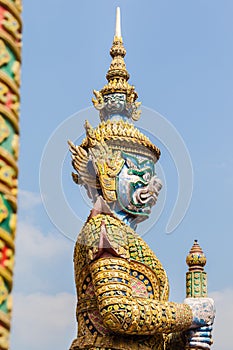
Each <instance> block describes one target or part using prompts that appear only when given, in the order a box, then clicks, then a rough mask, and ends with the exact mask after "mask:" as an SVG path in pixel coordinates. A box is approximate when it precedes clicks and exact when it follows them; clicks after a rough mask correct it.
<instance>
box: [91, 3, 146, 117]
mask: <svg viewBox="0 0 233 350" xmlns="http://www.w3.org/2000/svg"><path fill="white" fill-rule="evenodd" d="M110 55H111V57H112V62H111V65H110V67H109V70H108V72H107V74H106V78H107V80H108V84H106V85H105V86H104V87H103V89H102V90H100V91H96V90H94V95H95V97H96V99H92V102H93V104H94V106H95V108H96V109H98V110H100V111H102V112H101V113H100V117H101V120H104V119H106V118H105V117H106V113H105V112H104V107H105V100H104V96H106V95H110V94H124V95H125V102H126V103H127V111H126V112H127V113H126V116H127V117H128V118H132V119H133V120H138V119H139V117H140V111H138V110H137V108H138V107H139V106H140V104H141V103H139V102H135V101H136V99H137V98H138V94H137V92H136V91H135V87H134V86H133V85H130V84H129V83H128V80H129V78H130V75H129V73H128V71H127V69H126V65H125V61H124V57H125V55H126V49H125V47H124V44H123V39H122V36H121V14H120V8H119V7H117V10H116V29H115V35H114V39H113V44H112V47H111V49H110Z"/></svg>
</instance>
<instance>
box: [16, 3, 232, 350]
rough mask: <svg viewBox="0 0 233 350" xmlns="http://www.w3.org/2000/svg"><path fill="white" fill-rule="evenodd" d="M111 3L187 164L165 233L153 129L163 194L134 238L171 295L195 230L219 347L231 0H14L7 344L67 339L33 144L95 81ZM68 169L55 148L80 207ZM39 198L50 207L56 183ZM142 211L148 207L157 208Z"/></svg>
mask: <svg viewBox="0 0 233 350" xmlns="http://www.w3.org/2000/svg"><path fill="white" fill-rule="evenodd" d="M116 6H120V7H121V11H122V32H123V39H124V43H125V47H126V49H127V56H126V64H127V68H128V71H129V73H130V74H131V79H130V82H131V83H133V84H134V85H135V86H136V90H137V91H138V93H139V100H140V101H142V103H143V105H144V106H146V107H149V108H151V109H153V110H154V111H157V112H159V113H160V114H161V115H163V117H165V118H166V119H167V120H168V121H170V122H171V123H172V124H173V125H174V127H175V128H176V129H177V131H178V132H179V133H180V135H181V136H182V138H183V140H184V142H185V144H186V147H187V148H188V150H189V153H190V157H191V160H192V166H193V175H194V188H193V195H192V199H191V204H190V207H189V210H188V212H187V213H186V215H185V217H184V220H183V221H182V223H181V224H180V225H179V227H178V228H177V229H176V230H175V231H174V232H173V233H172V234H170V235H167V234H166V233H165V227H166V225H167V222H168V219H169V216H170V214H171V211H172V209H173V207H174V203H175V200H176V195H177V191H178V188H177V186H178V177H177V169H176V167H175V163H174V159H173V158H172V156H171V150H169V149H166V145H165V144H164V143H163V142H162V141H158V142H157V144H158V146H159V147H160V148H161V150H162V156H161V160H160V164H161V168H162V171H163V172H164V174H165V175H164V176H165V183H166V186H165V187H166V202H165V206H164V210H163V212H162V214H161V216H160V218H159V220H158V222H157V224H156V225H155V226H153V228H152V229H151V230H150V231H149V232H148V233H147V235H146V236H145V240H146V241H147V242H148V243H149V244H150V245H151V247H152V249H153V250H154V251H155V253H156V254H157V255H158V256H159V258H160V260H161V261H162V263H163V265H164V266H165V268H166V270H167V273H168V276H169V279H170V282H171V300H173V301H181V300H182V299H183V298H184V297H185V286H184V285H185V272H186V265H185V257H186V254H187V253H188V251H189V249H190V248H191V246H192V243H193V240H194V239H196V238H198V239H199V242H200V244H201V246H202V248H203V250H204V251H205V253H206V255H207V267H206V270H207V272H208V279H209V293H210V295H212V296H214V297H215V299H216V303H217V311H218V312H217V319H216V326H215V345H214V346H213V350H215V349H217V348H218V347H221V349H222V350H230V349H231V339H230V334H231V333H230V330H231V328H232V326H231V325H232V321H233V320H232V314H233V309H232V305H233V281H232V261H231V254H232V246H233V237H232V232H233V224H232V209H233V202H232V198H233V158H232V144H233V142H232V128H233V122H232V111H233V99H232V90H233V83H232V82H233V68H232V61H233V45H232V44H233V43H232V41H233V39H232V38H233V25H232V15H233V3H232V1H230V0H222V1H221V2H220V1H216V0H212V1H210V0H195V1H194V0H190V1H188V2H187V1H184V0H177V1H171V0H170V1H166V0H163V1H157V0H156V1H155V0H145V1H138V0H134V1H131V0H124V1H123V0H118V1H114V0H112V1H109V0H106V1H105V0H100V1H90V0H86V1H85V2H84V1H77V0H70V1H66V2H64V1H58V0H57V1H55V0H46V1H45V0H40V1H38V0H34V1H33V2H32V1H29V0H24V12H23V20H24V33H23V67H22V89H21V94H22V107H21V155H20V179H19V180H20V181H19V187H20V196H19V197H20V202H19V204H20V206H19V225H18V236H17V242H16V243H17V255H16V268H15V286H14V299H15V303H14V313H13V334H12V339H11V343H12V346H11V349H12V350H16V349H17V350H21V349H24V350H29V349H30V350H37V349H38V350H39V349H41V348H43V349H44V350H47V349H51V347H54V348H55V347H56V349H57V350H62V349H64V348H68V347H69V344H70V343H71V341H72V339H73V337H74V335H75V320H74V318H75V316H74V302H75V297H74V295H75V287H74V282H73V266H72V254H73V253H72V251H73V244H74V243H73V241H72V240H70V239H67V238H65V237H64V236H63V235H62V234H61V233H60V232H59V230H58V229H57V228H56V226H55V225H54V224H53V223H52V222H51V221H50V219H49V217H48V215H47V214H46V211H45V209H44V207H43V205H42V202H41V199H40V188H39V173H40V164H41V158H42V153H43V149H44V148H45V146H46V144H47V142H48V140H49V139H51V135H52V134H53V133H54V131H55V130H56V129H57V127H59V125H60V124H61V123H64V122H66V121H67V119H68V118H69V117H70V116H71V115H73V114H75V113H77V112H78V111H80V110H83V109H85V108H87V107H90V106H91V98H92V90H93V89H100V88H102V86H103V85H104V84H105V74H106V72H107V70H108V67H109V64H110V56H109V49H110V47H111V44H112V39H113V33H114V25H115V9H116ZM89 114H90V118H95V115H96V123H97V122H98V115H97V113H96V114H94V112H93V111H87V112H85V113H78V114H77V136H76V137H77V138H78V137H79V136H80V135H81V134H82V131H81V130H80V125H82V124H83V123H84V119H85V118H86V117H88V116H89ZM78 118H81V119H82V118H83V120H80V119H78ZM72 120H75V119H72ZM141 122H142V123H143V115H142V118H141ZM80 123H81V124H80ZM151 123H152V124H153V121H151ZM152 124H151V125H150V122H148V119H147V118H146V116H145V125H144V126H145V129H147V130H151V128H152V129H153V130H156V125H154V124H153V125H152ZM74 134H75V127H74V128H72V130H70V131H69V130H66V129H65V134H64V136H63V137H64V140H67V139H69V138H72V137H73V135H74ZM155 136H156V135H155ZM158 136H159V135H158ZM61 142H63V138H61ZM62 145H63V146H62ZM62 145H61V149H62V147H63V149H66V147H67V146H66V144H65V141H64V143H62ZM56 152H58V153H59V152H60V149H59V147H58V149H57V150H54V161H55V159H56V158H57V157H58V154H57V153H56ZM179 156H180V155H179ZM53 166H54V162H53V161H51V162H50V163H48V164H47V169H46V171H47V174H48V182H49V184H48V186H50V181H52V179H51V176H50V175H51V174H52V170H53ZM184 166H185V165H184ZM71 171H72V169H71V166H70V164H69V156H68V155H65V159H64V164H63V165H62V169H61V172H62V175H61V174H60V175H59V174H58V177H59V176H61V178H62V183H61V187H62V190H63V191H64V195H65V196H66V199H67V201H68V202H69V203H70V205H71V207H72V210H73V211H77V212H79V214H80V203H84V202H85V198H84V200H82V201H81V202H80V198H81V197H80V192H79V190H78V189H77V188H76V187H75V184H73V183H72V180H71V178H70V173H71ZM178 172H179V169H178ZM45 174H46V172H45ZM51 186H52V184H51ZM164 191H165V189H164ZM44 196H46V193H44ZM161 196H162V194H161ZM50 199H51V201H52V203H54V210H55V211H56V208H58V203H56V202H57V201H58V194H57V193H54V197H52V198H50ZM82 207H83V209H82V213H81V214H82V215H81V216H82V217H85V215H87V213H88V210H89V208H88V206H87V205H85V203H84V204H82ZM153 215H155V216H156V211H155V212H154V214H153ZM58 216H59V217H60V218H62V219H63V222H64V227H66V225H67V230H68V229H69V222H68V221H69V220H68V218H67V216H66V215H65V214H64V212H62V211H60V209H59V213H58ZM53 221H54V220H53ZM80 225H81V223H80ZM78 230H79V227H77V232H78ZM73 237H75V233H74V236H73ZM223 325H224V326H223ZM29 329H30V332H29V333H28V330H29Z"/></svg>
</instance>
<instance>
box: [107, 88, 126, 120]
mask: <svg viewBox="0 0 233 350" xmlns="http://www.w3.org/2000/svg"><path fill="white" fill-rule="evenodd" d="M104 103H105V110H106V112H107V114H109V115H110V114H115V113H122V112H123V110H124V109H125V106H126V95H125V94H120V93H114V94H109V95H106V96H104Z"/></svg>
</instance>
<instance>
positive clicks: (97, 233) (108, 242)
mask: <svg viewBox="0 0 233 350" xmlns="http://www.w3.org/2000/svg"><path fill="white" fill-rule="evenodd" d="M126 226H127V225H125V224H124V223H123V222H122V221H121V220H119V219H118V218H116V217H115V216H111V215H108V214H98V215H96V216H92V217H91V218H89V219H88V220H87V222H86V223H85V224H84V226H83V228H82V230H81V232H80V234H79V236H78V239H77V242H76V246H75V253H74V258H75V257H77V255H78V254H80V252H81V251H82V253H83V254H84V255H85V260H86V263H90V262H91V261H92V260H94V259H96V258H97V257H98V255H99V254H100V252H104V251H109V252H112V254H113V255H116V256H119V257H122V258H125V259H129V258H130V255H129V249H128V237H127V228H126ZM83 258H84V256H83Z"/></svg>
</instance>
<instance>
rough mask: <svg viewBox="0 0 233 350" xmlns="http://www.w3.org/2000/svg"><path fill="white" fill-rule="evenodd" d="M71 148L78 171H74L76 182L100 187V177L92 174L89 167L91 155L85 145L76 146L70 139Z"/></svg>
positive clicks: (74, 165) (73, 163) (73, 161)
mask: <svg viewBox="0 0 233 350" xmlns="http://www.w3.org/2000/svg"><path fill="white" fill-rule="evenodd" d="M68 144H69V149H70V152H71V155H72V165H73V168H74V169H75V171H76V172H77V173H72V177H73V180H74V182H75V183H77V184H78V185H85V186H89V187H92V188H97V189H98V188H100V183H99V180H98V177H96V176H94V174H91V173H90V171H89V169H88V162H89V155H88V152H87V151H86V149H85V148H84V147H82V145H81V146H75V145H74V144H73V143H72V142H71V141H68Z"/></svg>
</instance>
